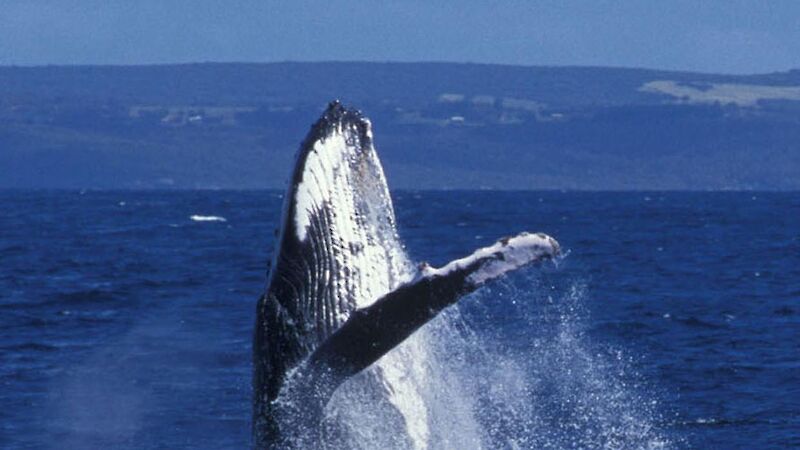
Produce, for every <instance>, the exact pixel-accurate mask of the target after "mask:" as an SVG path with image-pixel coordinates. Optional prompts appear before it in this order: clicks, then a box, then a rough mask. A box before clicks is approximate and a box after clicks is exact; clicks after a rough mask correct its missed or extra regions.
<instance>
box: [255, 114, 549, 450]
mask: <svg viewBox="0 0 800 450" xmlns="http://www.w3.org/2000/svg"><path fill="white" fill-rule="evenodd" d="M337 139H339V140H340V141H337ZM325 145H327V147H326V146H325ZM337 145H338V146H337ZM394 220H395V219H394V212H393V209H392V205H391V199H390V197H389V193H388V188H387V187H386V181H385V179H384V177H383V171H382V168H381V167H380V162H379V161H378V159H377V155H376V154H375V151H374V148H373V145H372V135H371V130H370V123H369V121H368V120H366V119H365V118H364V117H363V116H362V115H361V114H360V113H359V112H357V111H354V110H350V109H346V108H344V107H342V106H341V105H340V104H339V103H338V102H334V103H331V104H330V105H329V107H328V109H327V110H326V111H325V113H324V114H323V115H322V117H321V118H320V119H319V121H317V123H316V124H314V126H313V127H312V128H311V131H310V132H309V135H308V137H307V138H306V139H305V141H303V143H302V144H301V147H300V151H299V152H298V155H297V161H296V164H295V168H294V171H293V174H292V179H291V182H290V185H289V188H288V192H287V195H286V197H285V204H284V209H283V217H282V221H281V230H280V233H279V237H278V246H277V249H276V252H275V255H274V257H273V263H272V266H271V272H270V275H269V279H268V282H267V289H266V292H265V294H264V295H263V296H262V297H261V298H260V299H259V301H258V306H257V311H256V326H255V333H254V342H253V361H254V376H253V390H254V401H253V437H254V445H255V447H256V448H291V447H297V446H314V443H313V442H309V441H307V440H306V441H302V442H301V441H295V440H293V435H294V434H295V433H293V431H297V430H301V429H302V430H305V432H304V434H306V435H310V436H312V439H313V437H314V436H315V433H313V432H312V433H307V431H308V430H314V429H316V428H318V427H319V425H320V422H321V420H322V414H323V409H324V407H325V405H326V404H327V402H328V400H329V399H330V397H331V396H332V395H333V392H334V391H335V390H336V388H337V387H338V386H339V385H341V384H342V383H343V382H344V381H346V380H347V379H348V378H350V377H351V376H353V375H355V374H357V373H359V372H360V371H362V370H364V369H366V368H367V367H369V366H370V365H371V364H373V363H375V362H376V361H377V360H378V359H380V358H381V357H382V356H383V355H385V354H386V353H387V352H389V351H390V350H392V349H393V348H394V347H396V346H397V345H398V344H400V343H401V342H402V341H403V340H405V339H406V338H408V337H409V336H410V335H411V334H412V333H413V332H414V331H415V330H417V329H418V328H419V327H421V326H422V325H424V324H425V323H427V322H428V321H430V320H431V319H432V318H434V317H435V316H436V315H437V314H438V313H439V312H440V311H442V310H443V309H444V308H446V307H447V306H449V305H452V304H454V303H456V302H457V301H458V300H459V299H460V298H462V297H463V296H464V295H466V294H468V293H470V292H472V291H474V290H475V289H477V288H478V287H480V286H481V285H482V284H484V283H485V282H487V281H489V280H491V279H494V278H496V277H498V276H500V275H502V274H503V273H505V272H507V271H509V270H514V269H516V268H517V267H520V266H522V265H526V264H528V263H531V262H535V261H539V260H542V259H547V258H550V257H553V256H555V255H556V254H558V251H559V250H558V244H557V243H556V242H555V241H554V240H552V239H551V238H549V237H546V236H544V235H536V236H534V235H528V234H523V235H520V236H518V237H516V238H513V239H505V240H501V241H499V242H498V243H497V244H495V246H492V247H488V248H485V249H481V250H479V251H477V252H476V253H475V254H474V255H472V256H470V257H468V258H464V259H462V260H457V261H454V262H453V263H450V264H448V265H447V266H446V267H445V268H443V269H440V270H437V269H432V268H429V267H427V266H420V267H421V269H416V270H415V269H413V268H410V267H406V266H404V264H403V261H401V259H403V258H401V257H400V256H398V255H397V254H396V252H394V251H393V250H392V249H398V248H401V244H400V242H399V239H398V237H397V232H396V229H395V223H394ZM408 269H410V270H408ZM412 272H414V273H412ZM409 275H413V276H409ZM376 280H378V281H377V282H376ZM376 283H377V284H376ZM375 286H378V287H377V288H376V287H375ZM370 292H379V294H378V295H377V296H376V297H375V298H370V297H369V293H370ZM365 300H368V302H366V303H365ZM359 304H360V305H364V304H367V306H362V307H360V308H359Z"/></svg>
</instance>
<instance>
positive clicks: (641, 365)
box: [0, 191, 800, 449]
mask: <svg viewBox="0 0 800 450" xmlns="http://www.w3.org/2000/svg"><path fill="white" fill-rule="evenodd" d="M393 197H394V199H395V209H396V212H397V216H398V222H399V228H400V234H401V237H402V238H403V240H404V241H405V243H406V246H407V250H408V252H409V253H410V254H411V256H412V257H413V258H414V259H415V260H419V261H423V260H424V261H429V262H430V263H432V264H433V265H440V264H444V263H446V262H447V261H449V260H450V259H452V258H456V257H460V256H464V255H466V254H468V253H470V252H471V251H472V250H473V249H474V248H476V247H478V246H483V245H488V244H491V243H493V242H494V241H495V240H496V239H497V238H499V237H501V236H505V235H508V234H514V233H516V232H519V231H523V230H528V231H542V232H545V233H548V234H550V235H551V236H553V237H555V238H556V239H558V241H559V242H560V243H561V245H562V248H563V249H565V250H566V256H565V257H564V258H563V259H561V260H560V261H558V262H557V263H556V264H554V263H547V264H545V265H541V266H537V267H532V268H529V269H525V270H523V271H522V272H521V273H516V274H514V275H513V276H511V277H508V278H506V279H504V280H502V281H500V282H498V283H495V284H493V285H492V286H490V287H489V288H487V289H483V290H481V291H478V292H476V293H475V294H473V295H471V296H470V297H469V298H465V299H464V300H463V301H462V302H461V303H460V304H459V306H458V307H457V309H453V310H448V311H447V312H446V313H445V314H444V315H443V316H442V317H441V318H440V319H437V321H441V322H442V323H444V322H446V323H447V325H448V326H444V325H443V324H442V323H440V324H438V325H437V324H436V323H434V324H429V325H428V326H433V327H434V328H435V329H436V330H438V331H437V332H439V333H445V334H444V338H445V342H453V347H452V355H453V357H452V361H450V360H448V361H442V364H447V367H448V370H452V371H453V380H454V383H461V384H460V385H459V386H463V392H465V393H468V394H469V396H470V398H472V399H473V401H472V402H471V403H469V404H470V405H472V407H473V408H475V415H476V417H477V418H478V420H477V423H479V426H480V427H481V429H480V430H477V431H478V433H477V435H479V436H481V437H482V438H481V439H482V440H481V441H480V442H476V447H478V446H479V445H482V446H483V447H484V448H698V449H739V448H741V449H755V448H798V447H800V194H799V193H675V192H668V193H659V192H649V193H561V192H410V191H402V192H394V193H393ZM281 202H282V199H281V193H280V192H272V191H261V192H257V191H253V192H234V191H197V192H124V191H120V192H92V191H90V192H66V191H63V192H59V191H53V192H48V191H30V192H26V191H0V448H3V449H22V448H46V449H56V448H58V449H67V448H69V449H73V448H75V449H83V448H86V449H90V448H118V449H151V448H152V449H156V448H169V449H177V448H192V449H227V448H230V449H240V448H247V447H248V445H249V442H250V411H251V403H250V394H251V388H250V376H251V354H250V349H251V342H250V341H251V335H252V328H253V323H254V307H255V302H256V300H257V298H258V296H259V295H260V293H261V292H262V290H263V288H264V283H265V276H266V272H267V270H268V261H269V257H270V254H271V251H272V248H273V244H274V238H275V234H274V230H275V227H276V224H277V222H278V219H279V215H280V207H281ZM447 333H450V334H447ZM448 359H450V358H448ZM434 395H435V394H434ZM432 404H436V402H432ZM434 407H444V408H446V407H447V405H445V406H441V405H439V406H434ZM445 412H446V411H445ZM439 416H442V417H444V416H446V414H444V415H441V414H440V415H438V416H436V417H439ZM432 426H433V427H434V428H436V427H441V428H446V427H452V426H454V425H453V424H448V423H445V422H442V423H434V424H432ZM390 431H391V430H389V431H387V432H390Z"/></svg>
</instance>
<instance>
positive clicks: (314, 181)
mask: <svg viewBox="0 0 800 450" xmlns="http://www.w3.org/2000/svg"><path fill="white" fill-rule="evenodd" d="M282 225H283V226H282V228H281V230H282V231H281V234H280V237H279V240H280V244H279V245H280V247H279V249H278V251H277V252H276V253H275V257H274V258H275V259H274V260H273V265H272V267H273V273H272V276H271V277H270V286H269V291H270V293H272V294H273V295H275V298H276V300H277V301H278V303H280V305H281V306H282V307H283V308H284V309H285V311H284V312H285V313H286V314H288V315H289V316H290V317H289V318H290V322H291V323H295V324H296V325H297V326H298V328H297V331H298V332H299V333H300V334H303V335H305V337H306V338H307V339H308V340H309V342H308V344H309V345H310V346H312V347H313V346H314V345H316V344H317V343H319V342H321V341H322V340H324V339H325V338H327V337H328V336H329V335H330V334H331V333H332V332H333V331H335V330H336V329H337V328H338V327H339V326H341V324H342V323H344V321H345V320H347V318H348V317H349V315H350V314H351V313H352V312H353V311H354V310H355V309H356V308H363V307H365V306H368V305H369V304H371V302H373V301H375V299H377V298H379V297H380V296H382V295H384V294H386V293H387V292H389V291H390V290H392V289H394V288H395V287H396V286H397V285H398V284H399V283H401V282H402V281H404V280H406V279H407V278H408V277H410V273H411V269H410V267H411V264H409V262H408V261H407V258H406V256H405V253H404V252H403V250H402V247H401V244H400V242H399V239H398V237H397V231H396V227H395V216H394V209H393V206H392V200H391V197H390V195H389V189H388V187H387V183H386V177H385V175H384V172H383V168H382V166H381V163H380V160H379V159H378V155H377V152H376V151H375V147H374V144H373V139H372V125H371V123H370V122H369V120H368V119H366V118H365V117H364V116H362V114H361V113H360V112H359V111H357V110H353V109H348V108H345V107H344V106H342V105H341V104H340V103H339V102H338V101H334V102H332V103H330V105H329V106H328V108H327V109H326V111H325V112H324V114H323V115H322V117H321V118H320V119H319V120H318V121H317V122H316V123H315V124H314V125H313V126H312V127H311V131H310V132H309V134H308V136H307V137H306V139H305V140H304V142H303V144H302V145H301V147H300V150H299V152H298V154H297V160H296V163H295V169H294V172H293V174H292V179H291V181H290V185H289V188H288V191H287V195H286V198H285V204H284V217H283V224H282Z"/></svg>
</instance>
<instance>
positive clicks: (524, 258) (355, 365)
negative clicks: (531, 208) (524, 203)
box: [303, 233, 560, 405]
mask: <svg viewBox="0 0 800 450" xmlns="http://www.w3.org/2000/svg"><path fill="white" fill-rule="evenodd" d="M559 253H560V248H559V245H558V243H557V242H556V241H555V240H554V239H553V238H551V237H549V236H546V235H544V234H528V233H522V234H520V235H518V236H516V237H513V238H504V239H501V240H499V241H498V242H497V243H496V244H494V245H492V246H489V247H485V248H481V249H478V250H477V251H475V252H474V253H473V254H472V255H470V256H467V257H465V258H462V259H458V260H455V261H452V262H450V263H449V264H447V265H446V266H444V267H442V268H439V269H433V268H430V267H424V268H423V269H422V270H421V271H420V274H419V276H418V277H417V278H415V279H414V280H413V281H411V282H409V283H407V284H404V285H402V286H400V287H398V288H397V289H395V290H393V291H392V292H389V293H388V294H386V295H385V296H383V297H381V298H380V299H379V300H377V301H376V302H375V303H373V304H372V305H371V306H369V307H366V308H363V309H359V310H357V311H355V312H354V313H353V314H352V315H351V316H350V318H349V319H348V320H347V321H346V322H345V323H344V325H342V327H341V328H339V329H338V330H337V331H336V332H335V333H334V334H333V335H331V336H330V337H329V338H328V339H327V340H326V341H325V342H323V343H322V344H321V345H320V346H319V347H318V348H317V349H316V350H315V351H314V353H312V355H311V356H310V357H309V359H308V360H307V361H306V368H305V370H304V371H303V373H304V375H303V377H304V378H306V379H307V380H308V382H311V383H313V384H314V389H315V391H316V394H317V398H318V401H320V402H322V403H323V405H324V403H325V402H327V399H328V398H329V397H330V395H332V394H333V391H334V390H335V389H336V387H338V386H339V385H340V384H341V383H342V382H343V381H344V380H346V379H347V378H348V377H350V376H352V375H354V374H356V373H358V372H360V371H361V370H363V369H365V368H366V367H368V366H369V365H371V364H372V363H374V362H375V361H377V360H378V359H379V358H380V357H381V356H383V355H384V354H386V353H387V352H388V351H389V350H391V349H392V348H394V347H395V346H397V345H398V344H400V343H401V342H402V341H403V340H405V339H406V338H407V337H408V336H410V335H411V334H412V333H413V332H414V331H415V330H417V329H418V328H419V327H421V326H422V325H424V324H425V323H426V322H428V321H429V320H431V319H433V318H434V317H435V316H436V315H437V314H438V313H439V312H440V311H442V310H443V309H444V308H446V307H447V306H450V305H452V304H454V303H456V302H457V301H458V300H459V299H460V298H462V297H463V296H464V295H466V294H468V293H470V292H473V291H475V290H476V289H478V288H479V287H480V286H482V285H484V284H485V283H487V282H489V281H491V280H494V279H496V278H498V277H500V276H502V275H503V274H505V273H508V272H510V271H512V270H515V269H518V268H520V267H523V266H526V265H528V264H531V263H534V262H537V261H541V260H545V259H551V258H554V257H556V256H558V255H559Z"/></svg>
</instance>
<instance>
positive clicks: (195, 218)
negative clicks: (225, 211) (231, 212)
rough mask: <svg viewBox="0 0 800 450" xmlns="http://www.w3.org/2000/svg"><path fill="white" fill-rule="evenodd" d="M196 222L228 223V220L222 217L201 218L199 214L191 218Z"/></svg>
mask: <svg viewBox="0 0 800 450" xmlns="http://www.w3.org/2000/svg"><path fill="white" fill-rule="evenodd" d="M189 218H190V219H192V220H193V221H195V222H227V221H228V219H226V218H224V217H222V216H200V215H197V214H194V215H192V216H191V217H189Z"/></svg>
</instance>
